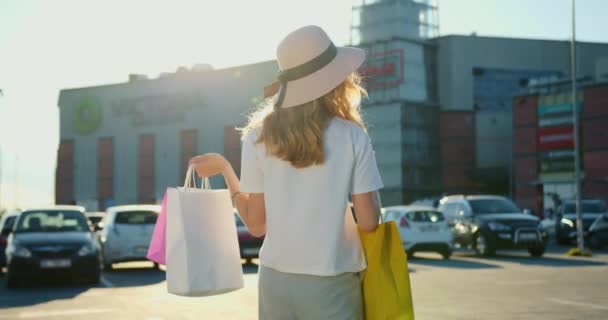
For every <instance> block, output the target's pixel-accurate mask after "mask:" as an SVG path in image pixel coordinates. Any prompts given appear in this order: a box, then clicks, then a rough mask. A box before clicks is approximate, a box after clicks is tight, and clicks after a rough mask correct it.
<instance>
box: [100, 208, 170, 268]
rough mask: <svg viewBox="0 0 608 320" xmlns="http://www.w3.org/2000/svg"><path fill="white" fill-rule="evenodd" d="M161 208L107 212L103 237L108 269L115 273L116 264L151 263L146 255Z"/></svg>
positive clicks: (116, 209)
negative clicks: (113, 266) (114, 265)
mask: <svg viewBox="0 0 608 320" xmlns="http://www.w3.org/2000/svg"><path fill="white" fill-rule="evenodd" d="M160 208H161V207H160V206H158V205H127V206H115V207H111V208H108V209H107V215H106V217H105V218H104V220H103V226H104V228H103V230H102V232H101V237H100V241H101V249H102V254H103V264H104V269H106V270H111V269H112V264H113V263H119V262H130V261H148V259H147V258H146V254H147V253H148V246H149V245H150V240H151V239H152V233H153V232H154V225H155V224H156V219H157V218H158V214H159V213H160ZM154 267H155V268H158V264H154Z"/></svg>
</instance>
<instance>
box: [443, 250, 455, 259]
mask: <svg viewBox="0 0 608 320" xmlns="http://www.w3.org/2000/svg"><path fill="white" fill-rule="evenodd" d="M440 254H441V256H442V257H443V259H444V260H448V259H450V257H451V256H452V250H450V249H443V250H442V251H441V252H440Z"/></svg>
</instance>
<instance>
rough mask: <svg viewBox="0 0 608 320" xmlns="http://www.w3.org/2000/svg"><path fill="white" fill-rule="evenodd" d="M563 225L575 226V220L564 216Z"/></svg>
mask: <svg viewBox="0 0 608 320" xmlns="http://www.w3.org/2000/svg"><path fill="white" fill-rule="evenodd" d="M560 222H561V223H562V224H563V225H567V226H569V227H570V228H574V222H573V221H572V220H570V219H566V218H562V220H561V221H560Z"/></svg>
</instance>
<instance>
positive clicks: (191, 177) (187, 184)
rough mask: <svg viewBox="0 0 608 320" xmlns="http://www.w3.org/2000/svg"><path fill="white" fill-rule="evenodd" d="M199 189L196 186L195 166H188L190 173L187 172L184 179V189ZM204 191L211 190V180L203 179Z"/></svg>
mask: <svg viewBox="0 0 608 320" xmlns="http://www.w3.org/2000/svg"><path fill="white" fill-rule="evenodd" d="M191 187H193V188H194V189H198V187H197V186H196V171H195V170H194V165H190V166H188V171H186V179H184V188H191ZM201 188H202V189H203V190H209V189H211V182H209V178H205V179H203V185H202V186H201Z"/></svg>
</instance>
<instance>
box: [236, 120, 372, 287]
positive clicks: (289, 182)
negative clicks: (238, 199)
mask: <svg viewBox="0 0 608 320" xmlns="http://www.w3.org/2000/svg"><path fill="white" fill-rule="evenodd" d="M259 132H260V129H258V130H254V131H252V132H250V133H249V134H247V135H246V136H245V137H244V139H243V154H242V162H241V191H242V192H247V193H264V199H265V204H266V238H265V240H264V244H263V246H262V249H261V251H260V264H261V265H263V266H265V267H269V268H272V269H275V270H277V271H281V272H286V273H298V274H310V275H318V276H333V275H337V274H341V273H344V272H359V271H362V270H364V269H365V268H366V262H365V256H364V254H363V251H362V248H361V243H360V240H359V235H358V233H357V227H356V224H355V221H354V219H353V217H352V214H351V213H350V210H347V205H348V195H349V194H360V193H366V192H370V191H375V190H379V189H380V188H382V187H383V184H382V179H381V178H380V173H379V172H378V166H377V165H376V157H375V154H374V150H373V149H372V145H371V141H370V139H369V136H368V135H367V133H366V132H365V131H364V130H363V129H362V128H361V127H359V126H358V125H357V124H355V123H353V122H350V121H346V120H342V119H339V118H334V119H332V120H331V122H330V124H329V126H328V128H327V129H326V131H325V135H324V137H323V140H324V141H323V143H324V147H325V163H324V164H322V165H316V166H310V167H308V168H303V169H297V168H295V167H293V166H292V165H291V164H290V163H289V162H286V161H283V160H280V159H278V158H276V157H274V156H272V155H269V154H266V150H265V147H264V144H263V143H257V144H256V143H255V141H256V140H257V138H258V135H259Z"/></svg>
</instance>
